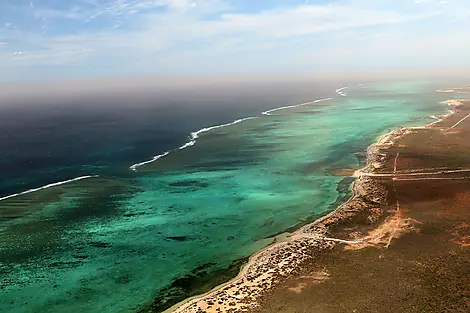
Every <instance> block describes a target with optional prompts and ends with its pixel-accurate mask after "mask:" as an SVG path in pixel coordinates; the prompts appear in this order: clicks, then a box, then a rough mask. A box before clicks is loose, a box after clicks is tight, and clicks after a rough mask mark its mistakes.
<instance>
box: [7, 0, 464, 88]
mask: <svg viewBox="0 0 470 313" xmlns="http://www.w3.org/2000/svg"><path fill="white" fill-rule="evenodd" d="M469 29H470V1H468V0H447V1H445V0H444V1H442V0H393V1H392V0H336V1H335V0H332V1H325V0H317V1H314V0H311V1H296V0H66V1H65V0H0V69H2V70H1V71H0V81H29V80H50V79H72V78H87V77H92V78H93V77H103V76H104V77H107V76H111V77H113V76H126V75H132V76H139V75H145V76H149V75H156V76H165V75H212V74H232V73H233V74H266V73H314V72H328V71H344V70H370V69H374V70H376V69H394V68H407V67H411V68H422V67H423V68H424V67H445V66H468V65H469V64H470V57H469V56H470V36H468V30H469Z"/></svg>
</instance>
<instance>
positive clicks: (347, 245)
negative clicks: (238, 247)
mask: <svg viewBox="0 0 470 313" xmlns="http://www.w3.org/2000/svg"><path fill="white" fill-rule="evenodd" d="M445 103H446V104H447V105H449V108H450V110H451V113H449V114H448V115H445V116H441V117H440V118H439V119H438V120H437V121H436V122H434V123H431V124H429V125H427V126H426V127H408V128H401V129H398V130H394V131H392V132H390V133H388V134H386V135H384V136H382V137H381V138H380V139H379V140H378V142H376V143H375V144H374V145H372V146H371V147H370V148H369V149H368V152H367V165H366V166H365V167H364V168H363V169H361V170H359V171H356V173H355V175H356V176H357V180H356V181H355V183H354V184H353V196H352V198H351V199H350V200H349V201H348V202H346V203H345V204H343V205H342V206H340V207H339V208H338V209H337V210H335V211H333V212H332V213H330V214H328V215H326V216H325V217H323V218H321V219H319V220H317V221H316V222H314V223H312V224H309V225H306V226H304V227H302V228H300V229H299V230H297V231H296V232H294V233H293V234H290V235H289V236H288V237H287V238H282V240H281V242H279V243H275V244H274V245H272V246H270V247H269V248H267V249H265V250H263V251H261V252H259V253H257V254H255V255H253V256H252V257H251V258H250V261H249V262H248V265H246V266H245V267H244V268H243V270H242V271H241V272H240V274H239V275H238V276H237V278H236V279H234V280H232V281H231V282H229V283H227V284H224V285H222V286H220V287H218V288H216V289H215V290H213V291H211V292H209V293H207V294H205V295H203V296H202V297H197V298H195V299H192V300H189V301H187V302H186V303H184V304H182V305H180V306H178V307H175V308H173V309H174V310H173V312H181V313H189V312H256V313H275V312H276V313H279V312H285V313H294V312H299V313H304V312H321V313H323V312H468V311H469V309H470V279H469V277H470V255H469V250H468V248H469V246H470V225H469V223H468V222H469V218H470V211H469V210H468V203H469V201H470V143H469V142H468V141H467V140H466V139H465V138H468V136H469V135H470V101H465V100H451V101H446V102H445ZM347 171H348V170H346V171H345V172H347ZM339 172H341V171H339ZM169 311H172V310H169Z"/></svg>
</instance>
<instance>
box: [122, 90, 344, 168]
mask: <svg viewBox="0 0 470 313" xmlns="http://www.w3.org/2000/svg"><path fill="white" fill-rule="evenodd" d="M345 88H347V87H343V88H341V89H338V90H337V92H338V91H339V92H341V90H343V89H345ZM332 99H333V98H325V99H318V100H315V101H310V102H305V103H300V104H296V105H289V106H284V107H280V108H276V109H271V110H268V111H265V112H262V114H263V115H272V114H271V113H272V112H275V111H279V110H284V109H290V108H296V107H299V106H303V105H307V104H312V103H318V102H322V101H328V100H332ZM255 118H258V117H257V116H251V117H245V118H241V119H237V120H235V121H233V122H230V123H226V124H221V125H215V126H211V127H204V128H201V129H200V130H198V131H195V132H192V133H191V134H190V136H189V141H188V142H187V143H185V144H184V145H182V146H181V147H179V148H177V149H173V150H169V151H166V152H164V153H162V154H160V155H157V156H154V157H153V158H152V159H150V160H147V161H144V162H140V163H136V164H133V165H132V166H130V169H131V170H133V171H134V172H136V171H137V168H139V167H140V166H142V165H146V164H149V163H152V162H155V161H157V160H158V159H161V158H163V157H165V156H167V155H168V154H170V153H171V152H172V151H175V150H183V149H186V148H189V147H192V146H194V145H195V144H196V141H197V139H198V138H199V135H200V134H202V133H205V132H208V131H211V130H214V129H217V128H222V127H227V126H231V125H235V124H238V123H241V122H244V121H247V120H252V119H255Z"/></svg>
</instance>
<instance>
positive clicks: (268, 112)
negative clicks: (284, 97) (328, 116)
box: [262, 98, 333, 115]
mask: <svg viewBox="0 0 470 313" xmlns="http://www.w3.org/2000/svg"><path fill="white" fill-rule="evenodd" d="M332 99H333V98H325V99H318V100H315V101H310V102H304V103H300V104H295V105H288V106H285V107H280V108H276V109H271V110H268V111H264V112H263V113H262V114H263V115H272V114H271V113H272V112H276V111H279V110H285V109H291V108H296V107H300V106H304V105H308V104H312V103H318V102H322V101H328V100H332Z"/></svg>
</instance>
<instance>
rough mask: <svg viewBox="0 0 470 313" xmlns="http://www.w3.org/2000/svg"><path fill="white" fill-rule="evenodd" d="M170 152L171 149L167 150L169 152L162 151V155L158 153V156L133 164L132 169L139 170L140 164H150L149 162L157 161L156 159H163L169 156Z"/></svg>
mask: <svg viewBox="0 0 470 313" xmlns="http://www.w3.org/2000/svg"><path fill="white" fill-rule="evenodd" d="M168 154H170V151H167V152H165V153H162V154H160V155H156V156H154V157H153V158H152V159H151V160H148V161H144V162H140V163H137V164H134V165H132V166H131V167H130V169H131V170H133V171H134V172H135V171H137V168H138V167H139V166H142V165H145V164H149V163H152V162H155V161H156V160H158V159H161V158H163V157H165V156H167V155H168Z"/></svg>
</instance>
